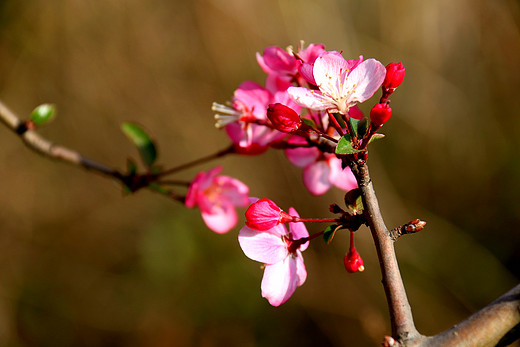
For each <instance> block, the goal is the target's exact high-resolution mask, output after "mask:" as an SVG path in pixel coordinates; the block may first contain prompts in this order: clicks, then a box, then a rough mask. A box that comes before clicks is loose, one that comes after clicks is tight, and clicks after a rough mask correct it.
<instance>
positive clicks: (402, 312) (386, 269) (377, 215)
mask: <svg viewBox="0 0 520 347" xmlns="http://www.w3.org/2000/svg"><path fill="white" fill-rule="evenodd" d="M350 166H351V169H352V172H353V173H354V176H356V179H357V182H358V186H359V189H360V190H361V196H362V199H363V208H364V212H363V213H364V216H365V219H366V221H367V222H368V225H369V227H370V230H371V232H372V238H373V239H374V244H375V246H376V251H377V256H378V258H379V266H380V268H381V274H382V277H383V279H382V282H383V287H384V289H385V294H386V299H387V303H388V309H389V311H390V321H391V326H392V336H393V337H394V338H396V339H397V340H398V341H399V342H400V343H410V342H412V341H414V340H419V339H421V338H422V335H420V334H419V332H418V331H417V329H416V328H415V325H414V322H413V316H412V310H411V308H410V304H409V303H408V298H407V296H406V291H405V288H404V284H403V280H402V278H401V273H400V271H399V265H398V263H397V258H396V256H395V250H394V242H393V240H392V239H391V237H390V234H389V232H388V229H387V228H386V225H385V223H384V221H383V216H382V215H381V211H380V209H379V204H378V202H377V197H376V195H375V191H374V188H373V186H372V181H371V179H370V174H369V172H368V167H367V165H366V163H365V161H364V160H361V161H359V162H356V161H351V163H350Z"/></svg>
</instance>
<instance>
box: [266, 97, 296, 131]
mask: <svg viewBox="0 0 520 347" xmlns="http://www.w3.org/2000/svg"><path fill="white" fill-rule="evenodd" d="M267 118H269V120H270V121H271V123H273V126H274V128H275V129H276V130H279V131H281V132H284V133H290V132H292V131H294V130H296V129H298V128H299V127H300V126H301V125H302V120H301V118H300V116H299V115H298V113H296V111H294V110H293V109H292V108H290V107H288V106H285V105H284V104H280V103H276V104H270V105H269V107H268V108H267Z"/></svg>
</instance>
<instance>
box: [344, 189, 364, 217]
mask: <svg viewBox="0 0 520 347" xmlns="http://www.w3.org/2000/svg"><path fill="white" fill-rule="evenodd" d="M345 205H346V206H347V208H348V209H349V210H350V211H352V214H358V212H361V211H363V199H362V197H361V189H359V188H355V189H351V190H349V191H348V192H347V193H346V194H345Z"/></svg>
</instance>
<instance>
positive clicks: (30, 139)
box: [0, 101, 125, 182]
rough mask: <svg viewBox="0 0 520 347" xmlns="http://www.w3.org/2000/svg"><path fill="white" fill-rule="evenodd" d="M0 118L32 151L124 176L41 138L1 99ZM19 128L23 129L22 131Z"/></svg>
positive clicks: (97, 170) (110, 174)
mask: <svg viewBox="0 0 520 347" xmlns="http://www.w3.org/2000/svg"><path fill="white" fill-rule="evenodd" d="M0 120H1V121H2V122H3V123H4V124H5V125H6V126H7V127H8V128H9V129H11V130H12V131H13V132H14V133H15V134H17V135H18V136H20V138H21V139H22V140H23V142H24V143H25V145H27V147H29V148H30V149H32V150H33V151H35V152H37V153H39V154H41V155H44V156H46V157H49V158H51V159H56V160H61V161H63V162H66V163H69V164H72V165H76V166H82V167H84V168H86V169H88V170H92V171H94V172H96V173H99V174H101V175H104V176H110V177H113V178H115V179H118V180H120V181H122V182H124V179H125V176H124V175H123V174H122V173H121V172H119V171H118V170H116V169H114V168H111V167H108V166H106V165H104V164H101V163H98V162H96V161H94V160H92V159H89V158H87V157H84V156H83V155H81V154H80V153H78V152H76V151H74V150H72V149H69V148H66V147H63V146H60V145H57V144H54V143H52V142H50V141H48V140H46V139H45V138H43V137H42V136H41V135H40V134H38V133H37V132H36V131H34V130H30V129H27V128H26V127H24V124H25V122H23V121H22V120H21V119H20V118H18V116H17V115H15V114H14V113H13V112H12V111H11V110H10V109H9V108H7V106H5V105H4V104H3V103H2V102H1V101H0ZM20 129H23V131H21V130H20Z"/></svg>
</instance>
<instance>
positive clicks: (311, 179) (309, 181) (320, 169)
mask: <svg viewBox="0 0 520 347" xmlns="http://www.w3.org/2000/svg"><path fill="white" fill-rule="evenodd" d="M329 175H330V168H329V165H328V164H327V163H326V162H325V161H321V160H320V161H317V162H316V163H314V164H311V165H309V166H307V167H306V168H305V169H303V183H304V184H305V187H307V189H308V190H309V191H310V192H311V193H312V194H314V195H321V194H324V193H325V192H327V190H329V189H330V186H331V183H330V181H329Z"/></svg>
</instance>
